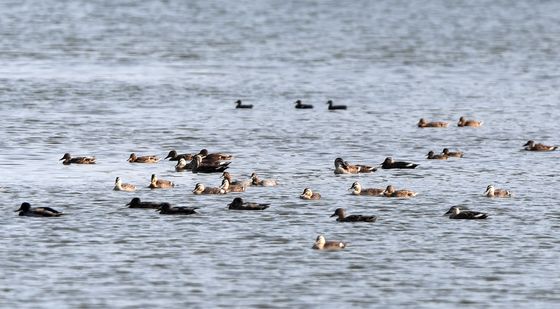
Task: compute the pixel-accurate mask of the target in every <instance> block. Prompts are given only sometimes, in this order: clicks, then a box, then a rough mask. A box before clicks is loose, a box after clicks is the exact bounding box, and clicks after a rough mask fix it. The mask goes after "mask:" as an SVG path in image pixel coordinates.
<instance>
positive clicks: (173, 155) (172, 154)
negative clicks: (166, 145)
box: [164, 150, 193, 161]
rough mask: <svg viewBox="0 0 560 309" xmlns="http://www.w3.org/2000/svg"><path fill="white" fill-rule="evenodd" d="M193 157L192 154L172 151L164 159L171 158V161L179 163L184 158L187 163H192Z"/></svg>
mask: <svg viewBox="0 0 560 309" xmlns="http://www.w3.org/2000/svg"><path fill="white" fill-rule="evenodd" d="M192 157H193V155H192V154H190V153H182V154H178V153H177V151H175V150H171V151H169V153H168V154H167V157H165V158H164V159H167V158H169V161H179V159H181V158H183V159H185V160H186V161H190V160H192Z"/></svg>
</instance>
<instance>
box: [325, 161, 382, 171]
mask: <svg viewBox="0 0 560 309" xmlns="http://www.w3.org/2000/svg"><path fill="white" fill-rule="evenodd" d="M376 170H377V168H375V167H373V166H368V165H359V164H357V165H352V164H350V163H348V162H346V161H344V160H342V158H336V159H335V160H334V173H335V174H358V173H372V172H375V171H376Z"/></svg>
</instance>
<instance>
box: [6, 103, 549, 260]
mask: <svg viewBox="0 0 560 309" xmlns="http://www.w3.org/2000/svg"><path fill="white" fill-rule="evenodd" d="M235 103H236V108H252V107H253V106H252V105H244V104H243V103H242V102H241V100H237V101H236V102H235ZM327 104H328V105H329V107H328V108H329V109H330V110H331V109H332V110H337V109H338V110H340V109H342V110H344V109H346V106H344V105H338V106H337V105H333V102H332V101H331V100H329V101H328V102H327ZM295 107H296V108H302V109H309V108H313V106H312V105H308V104H303V103H302V102H301V100H297V101H296V102H295ZM481 125H482V121H476V120H467V119H465V118H464V117H461V118H460V119H459V122H458V123H457V126H459V127H480V126H481ZM448 126H449V123H448V122H444V121H434V122H429V121H427V120H425V119H424V118H421V119H420V120H419V122H418V127H420V128H446V127H448ZM523 147H524V149H525V150H527V151H554V150H556V149H557V148H558V147H557V146H548V145H544V144H540V143H535V142H534V141H532V140H530V141H528V142H527V143H526V144H525V145H523ZM463 156H464V153H463V152H460V151H455V152H451V151H449V149H447V148H444V149H443V151H442V152H441V153H437V154H436V153H435V152H434V151H430V152H429V153H428V154H427V159H431V160H447V159H448V158H462V157H463ZM164 159H169V161H177V163H176V165H175V170H176V171H177V172H183V171H191V172H193V173H222V177H221V178H222V184H221V185H220V186H219V187H209V186H205V185H204V184H202V183H197V184H196V185H195V188H194V189H193V191H192V193H193V194H196V195H204V194H227V193H230V192H245V191H246V190H247V188H248V187H250V186H263V187H274V186H276V185H278V181H276V180H274V179H260V178H259V177H258V176H257V174H256V173H252V175H251V177H250V179H247V180H234V179H233V178H232V175H231V174H230V173H229V172H227V171H226V169H228V168H229V165H230V164H231V161H232V159H233V156H232V155H230V154H225V153H209V152H208V150H206V149H202V150H201V151H200V152H199V153H196V154H188V153H183V154H179V153H177V151H175V150H171V151H169V154H168V155H167V156H166V157H165V158H164ZM60 160H61V161H62V163H63V164H64V165H70V164H95V163H96V158H95V157H72V156H71V155H70V154H69V153H66V154H64V156H63V157H62V158H61V159H60ZM160 160H161V158H159V157H158V156H155V155H143V156H137V155H136V154H135V153H132V154H130V156H129V158H128V160H127V161H128V162H130V163H143V164H153V163H157V162H159V161H160ZM417 166H418V164H416V163H412V162H405V161H395V160H393V158H391V157H387V158H385V160H384V161H383V162H382V163H381V164H380V167H381V168H382V169H414V168H416V167H417ZM334 167H335V168H334V173H335V174H358V173H373V172H375V171H376V170H377V167H375V166H371V165H364V164H350V163H348V162H347V161H344V160H343V159H342V158H336V159H335V160H334ZM174 186H175V184H174V183H173V182H171V181H169V180H165V179H159V178H158V177H157V176H156V175H155V174H152V175H151V179H150V183H149V185H148V187H149V188H151V189H168V188H173V187H174ZM113 189H114V190H116V191H126V192H134V191H135V190H136V186H135V185H133V184H129V183H123V182H122V180H121V178H120V177H117V178H116V179H115V185H114V188H113ZM348 190H351V191H352V192H351V194H352V195H366V196H380V197H396V198H411V197H414V196H416V195H417V193H416V192H414V191H412V190H408V189H398V190H397V189H395V188H394V187H393V186H392V185H387V187H386V188H363V187H362V186H361V184H360V183H359V182H357V181H355V182H354V183H353V184H352V186H351V187H350V188H349V189H348ZM484 195H485V196H487V197H504V198H505V197H511V196H512V193H511V192H510V191H509V190H506V189H497V188H495V187H494V186H493V185H488V187H487V188H486V191H485V192H484ZM300 198H301V199H304V200H319V199H321V194H320V193H318V192H313V191H312V190H311V189H310V188H305V189H304V190H303V193H301V195H300ZM126 206H128V207H129V208H148V209H157V210H158V211H159V213H160V214H164V215H192V214H196V213H197V212H196V210H197V209H198V208H197V207H177V206H172V205H171V204H169V203H166V202H163V203H159V202H146V201H141V200H140V198H138V197H134V198H133V199H132V200H131V201H130V202H129V203H127V204H126ZM269 207H270V204H266V203H255V202H246V201H244V200H243V199H242V198H241V197H235V198H234V199H233V201H232V202H231V203H230V204H228V209H232V210H265V209H267V208H269ZM16 211H17V212H19V215H20V216H33V217H58V216H61V215H63V213H62V212H60V211H57V210H55V209H53V208H50V207H35V208H33V207H31V205H30V204H29V203H27V202H24V203H22V204H21V206H20V208H19V209H17V210H16ZM444 215H448V216H449V218H450V219H470V220H477V219H486V218H487V217H488V214H486V213H482V212H477V211H473V210H469V209H468V208H467V207H464V206H452V207H451V208H450V209H449V210H448V211H447V212H446V213H445V214H444ZM331 217H337V219H336V221H338V222H375V221H376V219H377V217H376V216H373V215H360V214H352V215H346V211H345V209H344V208H337V209H336V210H335V212H334V214H332V215H331ZM345 247H346V243H344V242H340V241H326V239H325V237H324V236H323V235H319V236H318V237H317V238H316V241H315V244H314V245H313V248H314V249H319V250H325V249H328V250H339V249H343V248H345Z"/></svg>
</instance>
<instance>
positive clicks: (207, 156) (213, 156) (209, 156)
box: [198, 149, 233, 163]
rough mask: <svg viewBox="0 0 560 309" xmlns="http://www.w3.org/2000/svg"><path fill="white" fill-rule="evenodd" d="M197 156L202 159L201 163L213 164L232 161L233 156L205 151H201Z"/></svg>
mask: <svg viewBox="0 0 560 309" xmlns="http://www.w3.org/2000/svg"><path fill="white" fill-rule="evenodd" d="M198 154H199V155H200V156H201V157H202V163H213V162H215V161H226V160H232V159H233V155H230V154H227V153H221V152H216V153H208V150H207V149H201V150H200V152H199V153H198Z"/></svg>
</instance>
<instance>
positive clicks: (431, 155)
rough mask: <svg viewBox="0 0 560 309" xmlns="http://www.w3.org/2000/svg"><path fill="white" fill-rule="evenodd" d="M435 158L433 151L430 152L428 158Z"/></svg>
mask: <svg viewBox="0 0 560 309" xmlns="http://www.w3.org/2000/svg"><path fill="white" fill-rule="evenodd" d="M433 156H434V152H433V151H432V150H430V152H428V158H431V157H433Z"/></svg>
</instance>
